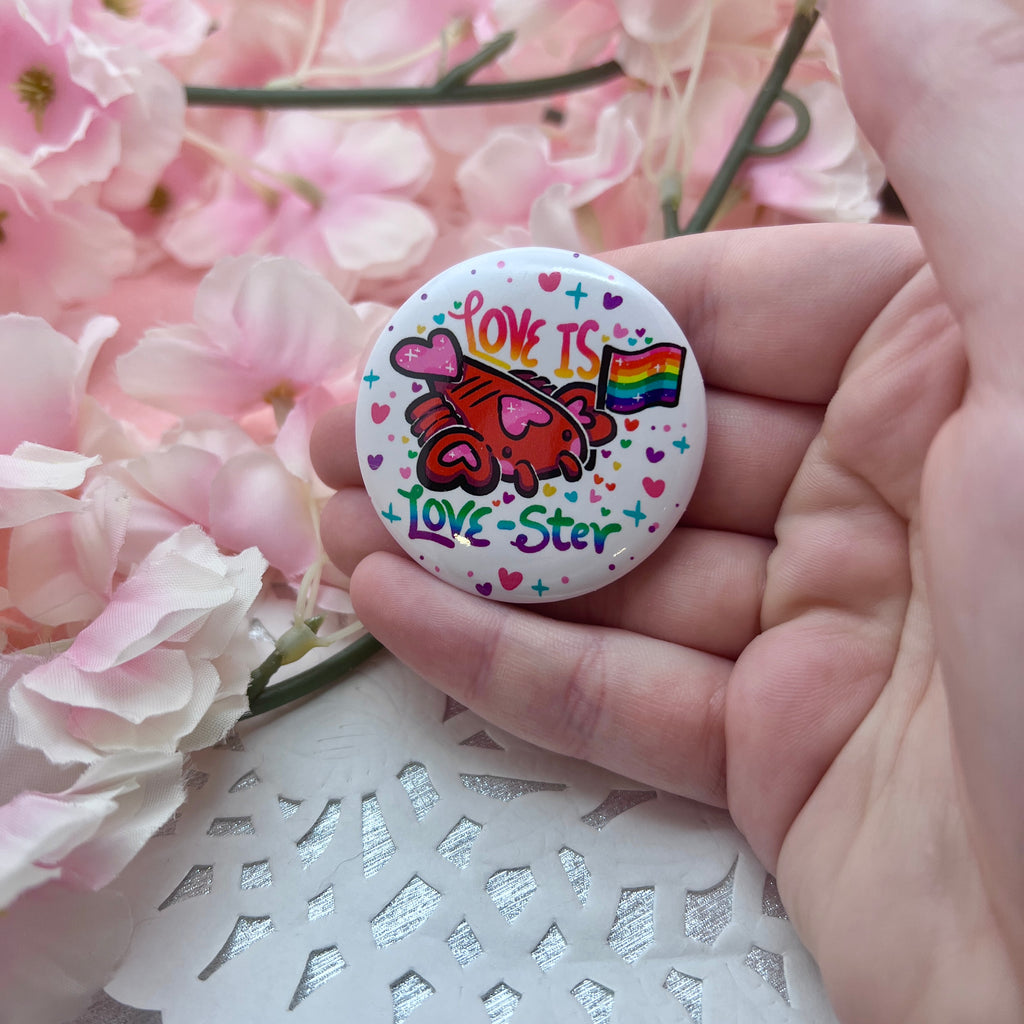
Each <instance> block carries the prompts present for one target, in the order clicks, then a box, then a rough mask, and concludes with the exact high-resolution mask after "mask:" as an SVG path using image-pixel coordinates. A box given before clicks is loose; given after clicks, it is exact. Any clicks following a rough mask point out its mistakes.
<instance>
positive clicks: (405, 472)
mask: <svg viewBox="0 0 1024 1024" xmlns="http://www.w3.org/2000/svg"><path fill="white" fill-rule="evenodd" d="M398 472H399V473H401V474H402V479H403V480H408V479H409V477H411V476H412V466H399V467H398Z"/></svg>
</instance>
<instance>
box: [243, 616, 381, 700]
mask: <svg viewBox="0 0 1024 1024" xmlns="http://www.w3.org/2000/svg"><path fill="white" fill-rule="evenodd" d="M381 647H382V645H381V643H380V641H379V640H377V639H376V638H375V637H372V636H370V634H369V633H367V634H366V635H365V636H361V637H360V638H359V639H358V640H356V641H354V642H353V643H351V644H349V645H348V646H347V647H346V648H345V649H344V650H342V651H339V652H338V653H337V654H332V655H331V657H329V658H326V659H325V660H324V661H321V662H320V664H319V665H316V666H314V667H313V668H309V669H306V671H305V672H299V673H298V674H297V675H294V676H292V677H291V678H289V679H286V680H284V682H281V683H277V684H276V685H275V686H271V687H269V688H267V689H266V690H263V691H262V692H261V693H260V695H259V696H258V697H257V698H255V699H254V700H250V702H249V710H248V712H246V714H244V715H242V718H243V719H246V718H255V717H256V716H257V715H262V714H265V713H266V712H268V711H273V710H274V709H275V708H279V707H283V706H284V705H285V704H290V703H291V702H292V701H295V700H299V699H300V698H302V697H306V696H308V695H309V694H311V693H316V691H317V690H322V689H323V688H324V687H325V686H330V685H331V684H332V683H336V682H337V681H338V680H339V679H340V678H342V677H343V676H345V675H347V674H348V673H349V672H351V671H352V670H353V669H355V668H357V667H358V666H359V665H361V664H362V663H363V662H364V661H366V660H367V659H368V658H370V657H372V656H373V655H374V654H376V653H377V652H378V651H379V650H381Z"/></svg>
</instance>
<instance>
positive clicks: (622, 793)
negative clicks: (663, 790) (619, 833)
mask: <svg viewBox="0 0 1024 1024" xmlns="http://www.w3.org/2000/svg"><path fill="white" fill-rule="evenodd" d="M657 796H658V794H657V793H656V792H655V791H654V790H653V789H613V790H612V791H611V792H610V793H609V794H608V795H607V796H606V797H605V798H604V799H603V800H602V801H601V802H600V803H599V804H598V805H597V807H595V808H594V809H593V810H592V811H591V812H590V813H589V814H584V815H583V817H582V818H581V819H580V820H581V821H582V822H583V824H584V825H589V826H590V827H591V828H596V829H597V830H598V831H599V832H600V831H601V829H603V828H604V827H605V826H606V825H607V824H608V823H609V822H610V821H612V820H613V819H615V818H617V817H618V816H619V815H620V814H625V812H626V811H630V810H632V809H633V808H634V807H636V806H637V805H638V804H645V803H647V801H648V800H654V799H656V798H657Z"/></svg>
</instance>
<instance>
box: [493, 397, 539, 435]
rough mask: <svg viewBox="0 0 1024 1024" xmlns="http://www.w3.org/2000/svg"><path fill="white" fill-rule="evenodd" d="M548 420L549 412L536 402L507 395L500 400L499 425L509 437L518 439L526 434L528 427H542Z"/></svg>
mask: <svg viewBox="0 0 1024 1024" xmlns="http://www.w3.org/2000/svg"><path fill="white" fill-rule="evenodd" d="M550 422H551V413H550V412H548V410H547V409H545V408H544V406H542V405H538V404H537V403H536V402H531V401H530V400H529V399H525V398H512V397H509V396H506V397H504V398H503V399H502V400H501V426H502V429H503V430H504V431H505V433H506V434H508V436H509V437H514V438H516V439H517V440H518V439H519V438H521V437H525V436H526V432H527V431H528V430H529V429H530V427H532V426H538V427H543V426H546V425H547V424H548V423H550Z"/></svg>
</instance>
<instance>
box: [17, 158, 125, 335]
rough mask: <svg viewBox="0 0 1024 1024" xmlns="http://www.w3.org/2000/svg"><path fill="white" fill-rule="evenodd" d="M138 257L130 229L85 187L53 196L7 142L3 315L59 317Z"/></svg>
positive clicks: (102, 289)
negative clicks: (67, 195) (62, 196)
mask: <svg viewBox="0 0 1024 1024" xmlns="http://www.w3.org/2000/svg"><path fill="white" fill-rule="evenodd" d="M134 254H135V244H134V239H133V237H132V234H131V232H130V231H128V230H127V229H126V228H125V227H124V225H123V224H122V223H121V222H120V221H119V220H118V219H117V217H115V216H114V215H113V214H112V213H109V212H108V211H106V210H103V209H101V208H100V207H99V206H98V205H96V202H95V200H94V199H92V198H91V197H90V196H89V195H88V194H87V191H86V190H83V191H82V192H80V193H76V194H75V195H74V196H72V197H71V198H69V199H61V200H58V199H54V198H53V196H52V195H51V193H50V192H49V191H48V189H47V184H46V182H45V181H44V180H43V178H42V177H41V175H39V174H38V173H37V172H36V171H34V170H33V169H32V168H31V167H30V166H29V164H28V161H27V160H26V158H25V157H23V156H22V155H21V154H19V153H16V152H14V151H13V150H11V149H5V148H3V147H2V146H0V313H6V312H18V313H29V314H34V315H36V316H45V317H51V318H53V317H56V316H57V314H59V312H60V311H61V309H62V308H63V307H65V306H67V305H70V304H72V303H75V302H81V301H83V300H87V299H94V298H96V297H98V296H99V295H102V294H103V293H104V292H105V291H106V290H107V289H108V288H109V287H110V286H111V284H112V282H113V281H114V279H115V278H117V277H118V276H120V275H122V274H127V273H128V272H129V271H130V270H131V268H132V263H133V261H134Z"/></svg>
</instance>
